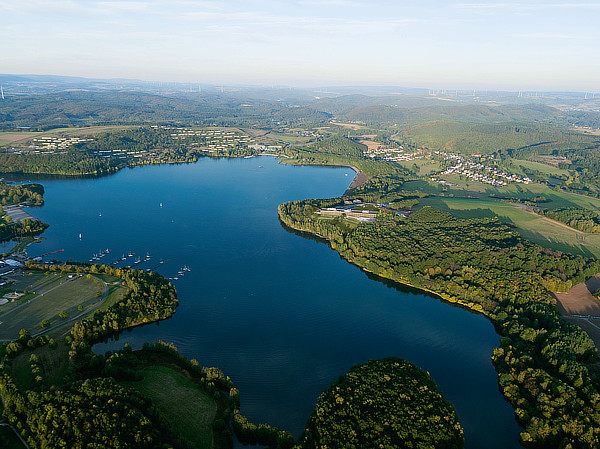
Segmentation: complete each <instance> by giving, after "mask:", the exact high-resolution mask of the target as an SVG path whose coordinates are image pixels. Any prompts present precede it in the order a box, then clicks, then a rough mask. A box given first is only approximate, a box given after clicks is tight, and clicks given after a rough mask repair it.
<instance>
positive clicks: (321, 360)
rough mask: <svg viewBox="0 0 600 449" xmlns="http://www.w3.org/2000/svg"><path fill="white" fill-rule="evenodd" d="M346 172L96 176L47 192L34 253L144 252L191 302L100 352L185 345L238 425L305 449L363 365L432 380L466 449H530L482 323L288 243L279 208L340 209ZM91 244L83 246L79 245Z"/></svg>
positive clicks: (245, 170) (259, 164)
mask: <svg viewBox="0 0 600 449" xmlns="http://www.w3.org/2000/svg"><path fill="white" fill-rule="evenodd" d="M353 176H354V172H352V171H351V170H350V169H347V168H325V167H294V166H285V165H279V164H278V163H277V161H276V160H275V159H273V158H271V157H260V158H253V159H231V160H226V159H221V160H213V159H202V160H200V161H199V162H198V163H196V164H190V165H172V166H154V167H138V168H135V169H125V170H123V171H121V172H119V173H117V174H116V175H113V176H110V177H105V178H100V179H69V180H48V181H37V182H41V183H42V184H44V187H45V189H46V194H45V199H46V204H45V205H44V206H43V207H42V208H32V209H30V210H29V212H31V213H32V214H33V215H34V216H36V217H38V218H40V219H41V220H43V221H45V222H46V223H49V224H50V228H49V229H48V230H47V231H46V232H45V233H44V235H43V236H44V237H45V238H46V240H45V241H44V242H42V243H39V244H35V245H32V246H30V248H29V254H30V255H32V256H36V255H40V254H44V253H48V252H51V251H56V250H60V249H64V252H61V253H59V254H57V255H54V256H52V257H56V258H59V259H61V260H69V259H73V260H88V259H89V258H90V257H92V255H93V254H94V253H97V252H99V250H101V249H105V248H110V249H111V253H110V254H109V255H108V256H106V257H105V258H104V259H102V260H103V262H105V263H111V262H112V261H113V260H114V259H115V258H120V257H121V255H122V254H127V253H128V252H130V251H132V252H135V256H133V257H131V258H129V259H128V263H132V262H133V261H134V259H135V258H137V257H138V256H141V257H142V258H143V257H144V256H145V255H146V253H149V254H150V255H151V260H150V261H148V262H143V263H141V264H139V265H138V267H139V268H154V267H156V266H157V265H158V262H159V261H160V260H161V259H162V260H168V262H167V263H164V264H163V265H160V266H159V267H157V268H156V270H157V271H159V272H160V273H162V274H163V275H165V276H167V277H173V276H177V272H178V271H179V270H180V269H181V267H183V266H189V267H190V268H191V271H190V272H188V273H186V274H185V276H184V277H182V278H180V279H179V280H177V281H173V282H174V284H175V286H176V287H177V291H178V296H179V300H180V305H179V307H178V309H177V313H176V314H175V316H174V317H173V318H172V319H170V320H167V321H165V322H162V323H160V324H159V325H150V326H145V327H142V328H137V329H135V330H133V331H131V332H126V333H124V334H123V335H122V336H121V337H120V339H119V341H118V342H113V343H109V344H104V345H97V346H96V347H95V349H96V350H97V351H100V352H102V351H104V350H106V349H107V348H116V347H121V346H122V345H123V344H124V343H125V342H128V343H130V344H132V346H134V347H139V346H141V344H142V343H143V342H144V341H156V340H157V339H161V340H164V341H168V342H173V343H175V344H176V345H177V347H178V348H179V350H180V352H181V353H183V354H184V355H186V356H188V357H190V358H195V359H197V360H198V361H199V362H200V363H202V364H203V365H206V366H218V367H220V368H221V369H222V370H223V371H224V372H225V373H226V374H227V375H229V376H230V377H231V378H232V379H233V381H234V383H235V385H236V386H237V387H238V388H239V390H240V396H241V403H242V407H241V409H242V413H244V414H246V415H247V416H248V417H249V418H250V419H251V420H252V421H254V422H257V423H258V422H266V423H268V424H271V425H273V426H277V427H279V428H282V429H287V430H290V431H291V432H292V433H293V434H294V436H296V437H297V436H299V435H300V433H301V432H302V430H303V428H304V424H305V423H306V421H307V419H308V417H309V415H310V413H311V412H312V410H313V407H314V404H315V402H316V400H317V397H318V395H319V394H320V392H322V391H323V390H324V389H325V388H327V386H328V385H329V384H330V383H331V382H332V381H333V380H335V379H336V378H337V377H338V376H340V375H342V374H344V373H345V372H347V371H348V369H349V368H350V367H351V366H352V365H353V364H357V363H361V362H364V361H366V360H369V359H376V358H383V357H389V356H397V357H401V358H404V359H407V360H410V361H411V362H413V363H415V364H417V365H418V366H420V367H421V368H423V369H425V370H427V371H429V372H430V373H431V375H432V377H433V378H434V380H435V381H436V382H437V384H438V386H439V388H440V389H441V391H442V392H443V393H444V395H445V397H446V398H447V399H449V400H450V401H451V402H452V403H453V404H454V405H455V407H456V409H457V411H458V416H459V419H460V422H461V424H462V425H463V427H464V429H465V436H466V440H467V448H472V449H475V448H486V449H493V448H498V449H500V448H501V449H506V448H515V447H519V444H518V437H519V431H520V429H519V427H518V426H517V424H516V423H515V421H514V418H513V412H512V408H511V407H510V405H509V404H508V403H506V402H505V401H504V400H503V398H502V395H501V394H500V392H499V391H498V385H497V375H496V372H495V371H494V368H493V366H492V363H491V360H490V356H491V353H492V349H493V348H494V347H495V346H497V345H498V344H499V337H498V335H497V334H496V333H495V332H494V329H493V327H492V325H491V324H490V323H489V322H488V321H487V320H486V319H485V318H484V317H482V316H478V315H475V314H472V313H470V312H467V311H465V310H462V309H460V308H456V307H452V306H450V305H448V304H444V303H442V302H440V301H439V300H438V299H435V298H431V297H429V296H425V295H422V294H419V293H415V292H411V291H409V290H406V289H404V290H402V289H397V288H394V287H389V286H387V285H386V284H385V283H382V282H379V281H377V280H373V279H370V278H369V277H368V276H367V275H366V274H365V273H363V272H362V271H361V270H359V269H358V268H357V267H355V266H353V265H351V264H348V263H347V262H345V261H343V260H342V259H341V258H340V257H339V255H338V254H337V253H336V252H334V251H332V250H331V249H329V248H328V246H327V245H325V244H323V243H320V242H317V241H314V240H311V239H306V238H303V237H300V236H298V235H295V234H293V233H291V232H288V231H286V230H285V229H284V228H283V227H282V226H281V224H280V223H279V220H278V217H277V205H278V204H280V203H282V202H285V201H291V200H296V199H304V198H318V197H333V196H339V195H341V194H342V192H343V191H344V190H345V188H346V187H347V185H348V184H349V182H350V180H351V179H352V177H353ZM79 234H81V239H80V238H79Z"/></svg>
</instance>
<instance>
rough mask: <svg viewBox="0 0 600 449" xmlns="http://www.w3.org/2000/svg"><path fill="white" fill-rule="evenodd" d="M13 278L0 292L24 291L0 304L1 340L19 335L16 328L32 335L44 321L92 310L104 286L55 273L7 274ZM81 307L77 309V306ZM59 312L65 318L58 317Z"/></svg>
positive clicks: (56, 321)
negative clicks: (20, 294)
mask: <svg viewBox="0 0 600 449" xmlns="http://www.w3.org/2000/svg"><path fill="white" fill-rule="evenodd" d="M8 279H11V280H13V281H14V283H12V284H11V285H10V286H9V287H8V288H5V289H4V291H2V292H0V293H1V294H6V293H10V292H22V293H26V294H25V295H24V296H22V297H21V298H20V299H17V300H15V301H13V302H10V303H8V304H4V305H2V306H0V322H1V324H0V339H4V340H12V339H15V338H17V337H18V334H19V330H21V329H28V330H29V331H30V332H31V333H32V334H35V333H38V332H40V331H42V330H43V329H42V327H41V326H40V324H41V322H42V321H43V320H48V321H50V325H51V326H54V325H57V324H60V323H61V322H63V321H65V320H68V319H70V318H73V317H75V316H77V315H79V314H81V313H82V312H84V311H86V310H89V309H91V308H92V307H93V306H94V305H96V304H97V303H98V301H99V300H101V299H102V298H103V294H104V285H103V284H102V283H101V282H100V281H98V280H96V279H94V278H87V277H76V278H74V279H69V278H68V277H67V276H65V275H61V274H57V273H50V272H49V273H48V274H45V273H39V272H34V273H32V274H31V275H27V274H18V275H12V276H8ZM80 305H81V306H82V307H83V310H79V309H78V307H79V306H80ZM61 311H65V312H66V313H67V318H65V319H62V318H60V317H59V314H60V313H61Z"/></svg>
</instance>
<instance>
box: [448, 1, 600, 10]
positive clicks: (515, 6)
mask: <svg viewBox="0 0 600 449" xmlns="http://www.w3.org/2000/svg"><path fill="white" fill-rule="evenodd" d="M455 7H457V8H461V9H471V10H480V11H485V10H488V11H491V10H505V11H535V10H544V9H586V8H592V9H596V8H600V3H538V4H536V3H458V4H456V5H455Z"/></svg>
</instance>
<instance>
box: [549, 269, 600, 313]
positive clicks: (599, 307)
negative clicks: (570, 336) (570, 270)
mask: <svg viewBox="0 0 600 449" xmlns="http://www.w3.org/2000/svg"><path fill="white" fill-rule="evenodd" d="M598 289H600V275H599V274H597V275H596V276H594V277H591V278H589V279H588V280H587V281H585V282H582V283H581V284H577V285H575V286H574V287H573V288H571V290H569V291H568V292H567V293H554V296H555V298H556V301H557V305H558V310H559V312H560V313H561V314H562V315H581V316H595V317H600V300H598V298H595V297H594V295H592V292H595V291H596V290H598Z"/></svg>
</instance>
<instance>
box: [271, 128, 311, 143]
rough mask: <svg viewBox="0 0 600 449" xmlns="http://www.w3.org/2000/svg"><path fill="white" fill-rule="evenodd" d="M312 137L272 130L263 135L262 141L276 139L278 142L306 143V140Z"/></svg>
mask: <svg viewBox="0 0 600 449" xmlns="http://www.w3.org/2000/svg"><path fill="white" fill-rule="evenodd" d="M311 139H312V138H311V137H306V136H295V135H291V134H283V133H278V132H276V131H271V132H269V133H268V134H265V135H264V136H263V137H261V141H271V140H274V141H276V143H277V144H281V143H284V144H288V143H291V144H304V143H306V142H309V141H310V140H311Z"/></svg>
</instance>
